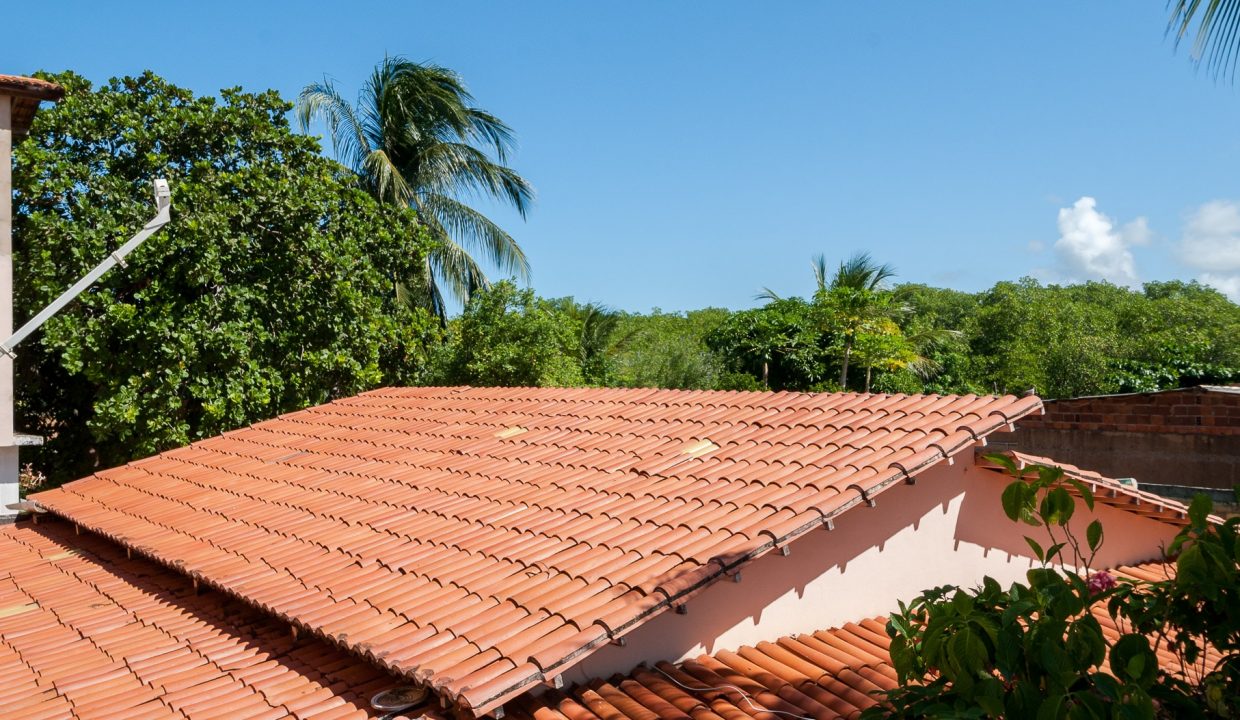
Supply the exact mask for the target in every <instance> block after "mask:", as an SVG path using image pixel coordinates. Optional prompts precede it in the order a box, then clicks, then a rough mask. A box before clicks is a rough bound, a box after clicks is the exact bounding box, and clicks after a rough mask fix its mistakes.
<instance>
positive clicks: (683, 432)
mask: <svg viewBox="0 0 1240 720" xmlns="http://www.w3.org/2000/svg"><path fill="white" fill-rule="evenodd" d="M1039 408H1040V401H1039V400H1038V399H1037V398H1019V399H1018V398H1014V397H977V396H965V397H937V396H908V395H890V396H885V395H858V394H817V395H815V394H806V393H735V392H684V391H671V390H645V389H641V390H615V389H574V390H562V389H535V388H388V389H383V390H376V391H373V392H369V393H365V394H363V395H360V396H357V397H354V398H349V399H346V400H341V401H338V402H335V403H331V404H329V405H323V406H320V407H315V408H310V409H307V410H303V411H300V412H295V413H290V414H287V415H283V416H281V417H279V418H276V419H274V420H270V421H267V422H263V423H258V424H256V425H254V426H251V427H248V428H242V429H240V430H237V431H233V432H229V433H226V434H224V435H222V436H220V437H216V438H211V439H208V440H204V441H202V442H199V443H195V444H194V445H191V446H189V447H186V448H181V449H178V450H173V451H170V452H167V453H164V454H162V455H158V456H155V457H152V458H147V459H145V460H140V461H137V462H134V463H131V464H129V465H127V466H124V467H121V468H115V469H112V470H108V471H105V472H101V473H98V474H97V475H95V476H93V477H90V478H87V479H84V480H81V481H78V482H75V483H70V484H68V485H65V486H63V487H61V488H58V489H56V490H51V491H48V492H44V493H39V494H37V495H35V496H34V497H33V499H34V500H36V501H37V502H38V503H39V504H40V505H42V506H43V507H45V508H47V509H49V510H51V511H52V512H54V513H57V514H59V515H62V516H65V517H68V518H70V519H72V520H73V521H75V522H76V523H78V524H80V525H81V526H83V527H85V528H87V529H90V530H93V531H95V532H98V533H100V534H102V535H104V536H107V537H109V538H112V539H113V540H116V541H117V542H120V543H122V544H124V545H126V546H128V547H131V548H133V549H134V550H136V551H137V552H140V553H142V554H144V555H147V556H149V557H151V558H154V559H156V560H159V561H161V562H163V563H165V564H167V565H169V566H172V567H175V568H177V569H178V570H181V571H183V572H185V573H187V574H189V575H192V576H193V577H195V578H198V579H200V580H201V581H203V582H205V583H206V584H208V585H210V586H213V587H216V588H219V589H222V590H225V591H227V592H229V593H231V594H234V595H236V596H237V597H239V598H241V599H244V600H247V601H249V602H251V603H253V604H255V605H258V606H260V607H263V608H265V609H268V610H270V611H271V612H273V613H275V614H276V615H277V616H279V617H281V618H286V619H288V620H289V621H290V622H293V623H294V624H296V625H297V626H298V627H301V628H303V629H306V630H309V631H312V632H314V633H316V634H318V635H319V636H321V637H323V638H326V639H329V640H331V641H332V642H333V643H338V644H340V645H342V646H344V647H346V648H349V649H352V650H353V651H355V652H357V653H361V654H364V655H366V656H367V657H370V658H374V659H376V661H377V662H379V663H380V664H382V665H383V666H384V667H386V668H388V669H390V670H392V671H394V672H398V673H401V674H404V675H406V676H408V677H411V678H413V679H415V680H418V681H423V682H427V683H429V684H430V685H432V686H433V687H435V688H438V689H442V690H443V691H444V692H446V693H448V694H449V695H450V698H449V699H451V700H452V701H454V702H457V703H459V704H461V705H462V706H463V707H465V708H466V709H469V710H471V711H474V712H477V713H485V712H488V711H490V710H493V709H495V708H496V707H498V706H499V705H500V704H501V703H503V702H505V701H506V700H508V699H510V698H512V697H515V696H517V695H519V694H521V693H522V692H524V691H525V690H526V689H528V688H529V687H530V686H532V685H533V684H535V683H539V682H542V681H544V680H547V679H549V678H548V677H545V675H546V674H547V673H554V672H560V671H562V669H563V668H565V667H567V666H569V665H571V664H572V663H574V662H577V661H578V660H580V659H581V658H583V657H585V656H586V655H588V654H589V653H590V652H592V651H593V650H594V649H595V648H596V647H598V646H599V645H601V644H605V643H606V642H607V641H608V640H611V639H615V638H618V637H619V636H620V635H622V634H624V633H626V632H629V631H631V630H632V629H633V628H634V627H637V626H638V625H640V624H641V623H643V622H645V621H646V620H648V619H650V618H651V617H653V616H655V615H657V614H659V613H661V612H664V611H666V610H667V609H668V608H670V607H674V606H677V605H680V604H683V603H684V602H685V601H686V600H687V599H688V598H689V597H691V596H692V595H693V594H694V593H696V592H700V591H701V590H702V589H703V588H705V587H706V586H707V585H709V584H710V583H712V582H715V581H716V580H718V579H719V577H720V576H721V575H722V574H723V573H724V571H725V570H730V569H732V568H734V567H735V566H737V565H738V564H741V563H743V562H746V561H748V560H752V559H753V558H756V557H758V556H760V555H762V554H764V553H766V552H770V551H771V550H772V549H775V548H776V547H778V546H782V545H783V544H785V543H788V542H791V541H793V540H794V539H795V538H796V537H799V536H800V535H801V534H803V533H805V532H807V531H808V530H810V529H812V528H814V527H819V526H821V524H822V523H823V522H827V521H829V520H830V519H831V518H833V517H835V516H836V515H838V514H839V513H841V512H844V511H845V510H847V509H848V508H850V507H853V506H855V505H857V504H859V503H860V502H862V501H863V500H866V499H871V500H872V499H873V495H874V494H876V493H879V492H881V491H882V490H883V489H885V488H886V487H889V486H890V485H891V484H893V483H896V482H900V481H902V480H906V479H908V478H909V477H910V476H911V475H915V474H916V473H919V472H921V471H923V470H925V469H926V468H927V467H929V466H931V465H933V464H934V463H937V462H940V461H942V460H944V459H946V458H947V457H948V456H949V455H950V454H952V453H956V452H960V451H962V450H964V449H965V448H966V447H967V446H968V445H970V444H971V443H973V442H974V440H975V439H976V438H979V437H982V436H984V435H985V434H986V433H988V432H991V431H993V430H995V429H998V428H1001V427H1002V426H1004V425H1005V424H1007V423H1008V422H1009V421H1010V420H1012V419H1015V418H1018V417H1020V416H1022V415H1025V414H1027V413H1030V412H1034V411H1036V410H1038V409H1039ZM100 622H104V623H106V622H107V621H106V620H101V621H100ZM497 653H498V655H497ZM243 700H244V698H237V699H236V700H235V702H242V701H243ZM646 700H650V698H646ZM229 702H233V700H232V699H230V700H229ZM799 702H802V703H804V702H806V701H805V700H804V699H800V700H799Z"/></svg>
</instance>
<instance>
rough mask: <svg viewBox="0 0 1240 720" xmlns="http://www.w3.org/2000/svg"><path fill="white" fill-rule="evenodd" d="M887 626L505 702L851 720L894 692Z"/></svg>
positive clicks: (1152, 571)
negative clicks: (887, 692) (883, 696)
mask: <svg viewBox="0 0 1240 720" xmlns="http://www.w3.org/2000/svg"><path fill="white" fill-rule="evenodd" d="M1170 572H1171V569H1170V566H1167V565H1164V564H1162V563H1147V564H1144V565H1138V566H1134V567H1126V568H1121V569H1119V570H1118V571H1116V573H1117V574H1119V575H1123V576H1127V577H1130V578H1140V579H1144V580H1162V579H1165V578H1167V577H1168V574H1169V573H1170ZM1094 616H1095V617H1096V618H1097V619H1098V622H1099V624H1100V625H1101V626H1102V632H1103V635H1105V636H1106V637H1107V639H1108V641H1110V642H1114V641H1115V640H1116V639H1118V637H1119V635H1120V631H1119V629H1118V628H1117V627H1116V625H1115V622H1114V621H1113V620H1112V619H1111V618H1110V616H1108V615H1107V614H1106V611H1105V608H1095V612H1094ZM886 622H887V621H886V618H881V617H879V618H871V619H869V620H863V621H861V622H859V623H849V624H847V625H845V626H844V627H842V628H836V629H833V630H826V631H822V632H816V633H807V634H804V635H795V636H790V637H784V638H780V639H779V640H776V641H774V642H764V643H759V644H758V645H756V646H753V647H748V646H747V647H742V648H740V649H739V650H736V651H735V652H731V651H724V652H720V653H716V654H714V655H703V656H701V657H699V658H697V659H695V660H689V661H686V662H683V663H680V664H679V665H674V664H672V663H666V662H660V663H656V664H655V665H654V666H648V665H643V666H640V667H638V668H637V669H636V670H634V671H633V672H631V673H630V674H629V675H628V676H627V677H615V678H611V679H606V680H605V679H598V680H594V681H592V682H589V683H586V684H585V685H579V686H576V687H573V688H569V689H567V690H565V691H563V692H559V691H555V692H549V693H546V694H544V695H542V696H539V697H535V696H532V695H527V696H525V697H523V698H521V699H519V700H517V701H515V702H513V703H510V704H509V706H508V713H509V715H510V716H511V717H512V718H514V720H723V719H725V718H726V719H727V720H748V719H749V718H769V717H771V715H769V714H767V712H766V711H774V712H779V713H787V714H788V715H791V716H796V717H801V718H811V719H812V720H832V719H833V718H855V717H856V716H858V715H859V714H861V712H862V711H863V710H865V709H866V708H868V707H871V706H872V705H875V704H876V703H877V702H878V699H877V698H876V697H875V695H874V693H881V692H885V691H888V690H891V689H893V688H895V687H896V686H897V678H896V672H895V669H894V668H893V667H892V665H891V657H890V655H889V653H888V648H889V647H890V645H891V642H890V638H888V636H887V631H886ZM1209 652H1210V653H1213V651H1209ZM1158 657H1159V661H1160V663H1161V664H1162V666H1163V668H1164V669H1165V670H1167V671H1168V672H1171V673H1179V672H1181V665H1180V662H1179V659H1178V658H1177V656H1176V655H1175V654H1174V653H1172V652H1169V651H1168V650H1167V649H1166V648H1165V647H1159V648H1158ZM1212 657H1213V658H1214V659H1215V660H1217V659H1218V656H1217V655H1214V654H1212ZM1207 660H1209V659H1208V658H1207ZM1104 669H1105V667H1104ZM788 715H784V716H783V717H788Z"/></svg>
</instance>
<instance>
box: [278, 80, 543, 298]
mask: <svg viewBox="0 0 1240 720" xmlns="http://www.w3.org/2000/svg"><path fill="white" fill-rule="evenodd" d="M473 102H474V98H473V96H472V95H470V93H469V91H468V90H467V89H466V88H465V85H464V83H463V82H462V81H461V78H460V76H459V75H457V74H456V73H455V72H453V71H452V70H449V69H447V68H444V67H440V66H438V65H433V64H427V63H415V62H411V61H409V60H406V59H405V58H402V57H385V58H384V59H383V61H382V62H380V63H379V64H378V65H377V66H376V67H375V69H374V72H373V73H371V75H370V77H369V78H368V79H367V80H366V83H365V84H364V85H363V87H362V90H361V92H360V93H359V95H358V100H357V102H356V104H351V103H349V102H348V101H347V100H345V98H344V97H343V96H341V95H340V93H339V92H338V91H337V90H336V88H335V85H334V84H333V83H332V81H331V80H329V79H324V81H323V82H321V83H313V84H311V85H307V86H306V87H305V88H304V89H303V90H302V91H301V94H300V95H299V97H298V100H297V109H296V113H297V119H298V121H299V122H300V124H301V127H302V130H303V131H306V130H308V129H309V127H310V123H311V121H313V120H315V119H322V120H323V121H324V122H325V123H326V124H327V128H328V130H329V132H330V135H331V140H332V147H333V149H334V151H335V153H336V157H337V159H338V160H339V161H340V162H341V163H342V164H344V165H346V166H348V167H349V168H351V169H352V170H353V171H354V172H355V173H357V176H358V178H359V181H360V182H361V184H362V185H363V186H364V187H365V188H366V189H367V191H368V192H370V193H371V194H372V195H373V196H374V197H375V198H376V199H378V200H379V201H380V202H385V203H393V204H399V205H408V206H411V207H413V208H414V209H416V210H417V211H418V214H419V216H420V217H421V220H422V222H423V223H425V224H426V225H427V226H428V227H429V228H430V230H431V232H432V233H433V234H434V235H435V236H436V237H437V238H438V240H439V243H438V245H437V246H436V248H435V249H434V250H433V251H432V252H431V253H430V254H429V256H428V257H427V268H426V273H425V276H424V277H422V278H405V279H403V283H402V287H401V288H400V289H401V291H402V294H403V296H404V297H407V298H409V299H410V300H411V301H412V302H416V303H420V304H424V305H426V306H428V307H429V308H430V309H431V310H432V311H433V312H434V313H435V314H437V315H439V317H441V318H442V317H444V316H445V315H446V302H445V300H446V298H445V292H446V293H448V294H449V295H450V296H451V297H453V298H455V299H456V300H458V301H460V302H465V301H467V300H468V299H469V296H470V295H471V294H472V293H473V292H474V291H476V290H478V289H479V288H483V287H486V286H487V285H488V280H487V277H486V274H485V273H484V272H483V270H482V267H481V266H480V265H479V263H478V262H477V260H475V258H474V256H473V255H471V252H474V253H478V252H481V253H482V254H483V255H484V256H485V257H486V258H487V259H488V260H490V261H491V262H493V263H494V264H495V265H496V266H498V267H499V269H500V270H501V271H503V272H505V273H508V274H510V275H515V276H517V277H518V278H520V279H522V280H525V279H528V278H529V262H528V260H527V259H526V257H525V253H524V252H523V251H522V250H521V247H520V246H519V245H518V244H517V242H516V240H514V239H513V237H512V236H511V235H509V234H508V233H507V232H505V231H504V230H503V229H502V228H500V227H499V226H498V225H496V224H495V223H494V222H492V221H491V220H489V219H488V218H487V217H486V216H484V215H483V214H482V213H480V212H478V211H477V210H475V209H473V208H472V207H470V206H469V205H467V204H465V202H463V201H462V199H461V198H462V197H469V196H474V197H487V196H489V197H492V198H496V199H499V200H501V201H503V202H506V203H508V204H509V205H511V206H512V207H513V208H515V209H516V210H517V212H518V213H520V215H521V217H522V218H524V217H525V216H526V213H527V212H528V211H529V209H530V206H531V204H532V202H533V199H534V189H533V187H531V185H530V184H529V182H527V181H526V180H525V179H524V178H523V177H521V176H520V175H519V174H517V172H516V171H515V170H513V169H512V168H510V167H507V166H506V165H505V163H506V162H507V161H508V157H509V156H510V154H511V153H512V150H513V149H514V145H515V141H514V138H513V134H512V129H511V128H509V127H508V126H507V125H506V124H504V123H503V122H502V121H501V120H500V119H499V118H497V117H495V116H494V115H491V114H490V113H488V112H486V111H484V110H481V109H479V108H477V107H474V105H473Z"/></svg>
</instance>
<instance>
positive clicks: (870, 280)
mask: <svg viewBox="0 0 1240 720" xmlns="http://www.w3.org/2000/svg"><path fill="white" fill-rule="evenodd" d="M824 269H825V268H824ZM895 275H896V270H895V268H894V267H892V266H891V265H887V264H883V265H878V264H876V263H875V262H874V259H873V258H872V257H870V254H869V253H868V252H858V253H854V254H853V256H852V257H850V258H848V259H847V260H845V261H844V262H842V263H840V266H839V269H837V270H836V271H835V277H834V278H832V280H831V287H839V288H850V289H852V290H878V289H879V288H881V287H882V285H883V283H884V282H886V281H887V280H890V279H891V278H893V277H895Z"/></svg>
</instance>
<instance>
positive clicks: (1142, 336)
mask: <svg viewBox="0 0 1240 720" xmlns="http://www.w3.org/2000/svg"><path fill="white" fill-rule="evenodd" d="M531 297H533V296H531ZM539 304H540V307H541V308H542V310H540V312H541V313H545V314H548V315H549V316H554V317H556V318H557V322H560V323H562V324H564V325H565V327H566V328H567V329H568V332H569V333H570V334H573V335H575V336H576V337H577V341H576V344H575V345H574V349H573V350H572V351H571V352H575V353H577V358H578V359H577V365H578V372H577V373H575V374H573V375H564V374H562V373H553V375H554V376H556V377H560V378H561V382H569V381H570V380H571V381H574V382H581V383H585V384H588V385H606V386H617V387H664V388H686V389H689V388H692V389H724V390H735V389H744V390H754V389H762V388H764V387H765V388H770V389H772V390H815V391H822V390H839V389H841V387H842V386H841V384H840V383H839V379H840V376H841V374H842V372H843V364H844V359H845V358H846V357H847V358H848V360H849V368H848V377H847V386H846V387H847V388H848V389H854V390H865V389H870V390H873V391H877V392H906V393H919V392H938V393H968V392H977V393H1020V392H1024V391H1026V390H1029V389H1031V388H1032V389H1035V390H1036V391H1037V392H1038V393H1039V394H1040V395H1042V396H1044V397H1068V396H1074V395H1090V394H1103V393H1112V392H1137V391H1148V390H1160V389H1167V388H1175V387H1181V386H1189V385H1194V384H1202V383H1205V384H1210V383H1228V382H1237V381H1240V306H1237V305H1236V304H1235V303H1232V302H1230V301H1229V300H1228V299H1227V298H1226V297H1224V296H1223V295H1222V294H1220V293H1219V292H1218V291H1216V290H1213V289H1211V288H1208V287H1205V286H1203V285H1199V284H1197V283H1183V282H1165V283H1149V284H1147V285H1146V286H1145V287H1144V288H1143V289H1142V290H1140V291H1136V290H1129V289H1127V288H1122V287H1118V286H1115V285H1110V284H1107V283H1086V284H1083V285H1072V286H1064V287H1061V286H1055V285H1051V286H1044V285H1040V284H1038V283H1037V282H1035V281H1033V280H1022V281H1021V282H1016V283H1013V282H1001V283H998V284H996V285H995V286H994V287H993V288H991V289H990V290H987V291H984V292H980V293H965V292H960V291H956V290H946V289H940V288H931V287H927V286H924V285H899V286H896V287H894V288H890V289H881V288H880V289H870V288H860V289H856V288H851V287H846V286H845V287H836V286H833V284H832V282H831V278H830V276H828V278H827V282H826V283H824V285H823V286H822V287H820V289H819V291H818V292H817V293H815V295H814V296H813V297H812V298H811V299H808V300H806V299H802V298H796V297H790V298H772V299H770V300H768V302H767V303H766V304H765V305H763V306H761V307H758V308H754V309H750V310H741V311H737V312H730V311H727V310H723V309H714V308H711V309H705V310H698V311H692V312H689V313H664V312H660V311H658V310H656V311H654V312H652V313H650V314H637V313H615V312H610V311H608V310H606V309H605V308H602V307H601V306H598V305H582V304H579V303H576V302H574V301H573V300H572V299H568V298H565V299H559V300H552V301H539ZM472 312H476V310H470V309H467V310H466V312H465V316H464V317H468V316H469V315H470V313H472ZM484 326H485V327H492V328H494V329H496V330H497V331H503V332H506V329H505V328H504V327H503V326H502V324H498V323H484ZM557 342H558V341H557ZM501 344H502V343H501ZM548 352H550V354H551V355H554V354H555V353H558V352H568V351H563V350H554V351H553V352H552V351H548ZM441 377H445V376H442V375H441ZM446 377H455V378H458V379H460V380H462V381H471V382H481V380H480V378H481V377H489V375H487V374H482V375H477V376H472V377H474V379H473V380H469V378H470V377H471V376H470V375H469V374H468V373H465V374H456V375H448V376H446ZM540 382H545V381H540Z"/></svg>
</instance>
